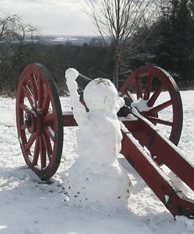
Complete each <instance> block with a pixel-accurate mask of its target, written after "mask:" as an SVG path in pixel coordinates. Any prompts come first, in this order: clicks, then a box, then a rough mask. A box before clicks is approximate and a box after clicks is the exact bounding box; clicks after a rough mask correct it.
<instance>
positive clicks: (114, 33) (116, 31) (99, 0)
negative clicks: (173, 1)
mask: <svg viewBox="0 0 194 234" xmlns="http://www.w3.org/2000/svg"><path fill="white" fill-rule="evenodd" d="M85 1H86V3H87V4H88V6H89V12H90V14H91V16H92V18H93V20H94V23H95V25H96V27H97V29H98V32H99V33H100V35H101V36H102V37H103V38H104V37H105V36H109V37H110V38H111V40H112V44H113V48H114V69H113V83H114V84H115V86H116V88H118V70H119V62H120V59H121V56H122V53H123V50H124V48H125V44H126V42H127V41H129V39H130V38H131V37H132V35H133V34H134V33H135V32H136V31H137V30H138V28H139V27H141V26H142V25H144V24H149V20H150V19H151V18H152V20H153V17H155V16H154V15H156V12H155V13H154V8H155V4H154V2H155V1H154V0H85Z"/></svg>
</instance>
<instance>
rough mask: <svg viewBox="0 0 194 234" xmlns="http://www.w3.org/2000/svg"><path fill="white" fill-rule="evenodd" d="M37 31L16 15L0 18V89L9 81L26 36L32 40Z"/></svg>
mask: <svg viewBox="0 0 194 234" xmlns="http://www.w3.org/2000/svg"><path fill="white" fill-rule="evenodd" d="M38 33H39V30H38V28H37V27H35V26H33V25H31V24H24V23H23V22H22V21H21V19H20V18H19V17H18V16H17V15H11V16H7V17H4V18H0V89H2V88H3V86H7V85H8V84H7V83H10V72H11V71H12V70H13V68H14V67H15V66H16V65H18V64H19V63H20V57H21V51H22V48H23V47H24V46H25V44H26V43H27V42H26V37H27V36H28V38H29V39H30V41H31V42H33V41H34V40H37V39H38ZM13 48H14V49H13ZM16 48H18V49H16Z"/></svg>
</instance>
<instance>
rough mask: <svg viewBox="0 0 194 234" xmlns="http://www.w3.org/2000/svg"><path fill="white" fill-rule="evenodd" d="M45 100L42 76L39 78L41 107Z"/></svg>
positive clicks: (39, 102) (39, 103) (39, 101)
mask: <svg viewBox="0 0 194 234" xmlns="http://www.w3.org/2000/svg"><path fill="white" fill-rule="evenodd" d="M43 100H44V85H43V81H42V79H41V77H40V76H39V79H38V106H39V107H40V108H41V107H42V104H43Z"/></svg>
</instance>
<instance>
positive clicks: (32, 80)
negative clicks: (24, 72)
mask: <svg viewBox="0 0 194 234" xmlns="http://www.w3.org/2000/svg"><path fill="white" fill-rule="evenodd" d="M34 75H35V74H32V75H31V78H30V82H31V86H32V93H33V97H34V101H35V103H36V101H38V93H37V84H36V81H35V77H34Z"/></svg>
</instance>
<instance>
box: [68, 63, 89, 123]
mask: <svg viewBox="0 0 194 234" xmlns="http://www.w3.org/2000/svg"><path fill="white" fill-rule="evenodd" d="M78 75H79V73H78V71H77V70H75V69H73V68H69V69H68V70H67V71H66V73H65V77H66V84H67V86H68V89H69V93H70V99H71V105H72V107H73V114H74V118H75V120H76V122H77V123H78V125H81V124H83V123H84V122H86V121H87V119H88V114H87V112H86V109H85V107H84V105H83V104H82V103H81V102H80V96H79V94H78V92H77V89H78V85H77V83H76V81H75V80H76V78H77V77H78Z"/></svg>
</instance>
